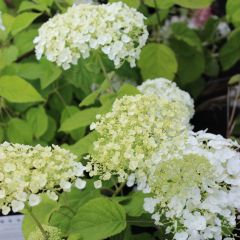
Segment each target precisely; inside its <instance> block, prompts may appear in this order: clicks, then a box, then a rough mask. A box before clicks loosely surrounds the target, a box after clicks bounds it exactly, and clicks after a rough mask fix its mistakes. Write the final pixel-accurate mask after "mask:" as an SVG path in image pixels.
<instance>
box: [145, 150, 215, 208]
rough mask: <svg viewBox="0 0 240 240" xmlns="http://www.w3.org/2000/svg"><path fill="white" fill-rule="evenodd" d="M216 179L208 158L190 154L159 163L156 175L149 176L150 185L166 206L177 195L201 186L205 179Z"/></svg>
mask: <svg viewBox="0 0 240 240" xmlns="http://www.w3.org/2000/svg"><path fill="white" fill-rule="evenodd" d="M215 178H216V176H215V174H214V171H213V166H212V165H211V164H210V162H209V160H208V159H207V158H205V157H203V156H201V155H198V154H189V155H186V156H184V157H183V158H182V159H180V158H174V159H171V160H170V161H163V162H161V163H159V164H158V165H157V166H156V169H155V171H154V174H153V175H150V176H149V185H150V188H151V191H152V192H153V193H154V194H156V195H157V196H161V204H163V205H165V204H166V202H168V201H170V200H171V199H172V198H173V197H174V196H175V195H178V194H181V193H184V192H185V191H186V190H188V189H192V188H194V187H198V186H201V184H202V182H203V180H204V179H207V180H208V181H210V180H211V179H212V180H213V182H214V180H215ZM159 183H160V184H159Z"/></svg>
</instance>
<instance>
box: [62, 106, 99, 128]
mask: <svg viewBox="0 0 240 240" xmlns="http://www.w3.org/2000/svg"><path fill="white" fill-rule="evenodd" d="M98 111H99V108H89V109H86V110H82V111H79V112H78V113H75V114H74V115H73V116H71V117H70V118H68V119H66V120H65V121H64V122H63V123H62V124H61V127H60V130H59V131H63V132H70V131H72V130H74V129H77V128H80V127H85V126H88V125H90V124H91V123H92V122H94V121H95V117H96V115H97V113H98Z"/></svg>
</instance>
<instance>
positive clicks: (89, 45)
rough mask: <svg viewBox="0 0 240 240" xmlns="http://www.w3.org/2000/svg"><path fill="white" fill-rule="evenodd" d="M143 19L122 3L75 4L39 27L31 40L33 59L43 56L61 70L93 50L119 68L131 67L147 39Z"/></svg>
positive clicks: (139, 14) (87, 55)
mask: <svg viewBox="0 0 240 240" xmlns="http://www.w3.org/2000/svg"><path fill="white" fill-rule="evenodd" d="M144 19H145V17H144V16H143V15H142V14H141V13H139V12H137V10H136V9H134V8H130V7H128V6H127V5H126V4H124V3H122V2H116V3H111V4H110V3H109V4H102V5H93V4H79V5H77V6H73V7H71V8H69V9H68V11H67V12H66V13H64V14H58V15H56V16H54V17H53V18H51V19H50V20H49V21H48V22H46V23H45V24H43V25H42V26H41V28H40V29H39V36H38V37H36V38H35V40H34V43H35V44H36V47H35V50H36V56H37V59H40V58H41V57H42V55H45V56H46V57H47V59H48V60H49V61H51V62H56V63H57V65H59V66H62V67H63V69H68V68H70V66H71V64H77V62H78V59H79V58H84V59H86V58H88V57H89V56H90V54H91V52H92V51H93V50H99V51H101V52H103V53H104V54H106V55H107V56H108V58H109V59H110V60H112V61H113V62H114V65H115V67H116V68H119V67H120V66H121V65H122V63H123V62H124V61H127V62H129V63H130V65H131V67H134V66H135V65H136V64H135V61H136V59H138V58H139V55H140V51H141V48H142V47H143V46H144V45H145V43H146V40H147V38H148V32H147V27H146V26H145V24H144Z"/></svg>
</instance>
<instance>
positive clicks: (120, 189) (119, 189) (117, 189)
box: [112, 182, 126, 197]
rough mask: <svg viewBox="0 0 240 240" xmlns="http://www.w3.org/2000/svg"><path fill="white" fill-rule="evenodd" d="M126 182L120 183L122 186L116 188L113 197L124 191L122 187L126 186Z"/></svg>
mask: <svg viewBox="0 0 240 240" xmlns="http://www.w3.org/2000/svg"><path fill="white" fill-rule="evenodd" d="M125 184H126V183H125V182H122V183H121V184H120V186H119V187H118V188H116V190H115V192H114V193H113V195H112V196H113V197H115V196H117V195H118V194H119V193H120V192H121V191H122V189H123V188H124V186H125Z"/></svg>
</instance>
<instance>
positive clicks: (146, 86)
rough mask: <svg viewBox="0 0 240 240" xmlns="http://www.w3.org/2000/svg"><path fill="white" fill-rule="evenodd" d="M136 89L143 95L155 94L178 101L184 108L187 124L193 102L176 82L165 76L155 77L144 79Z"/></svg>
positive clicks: (192, 112) (191, 114) (192, 109)
mask: <svg viewBox="0 0 240 240" xmlns="http://www.w3.org/2000/svg"><path fill="white" fill-rule="evenodd" d="M138 90H139V91H140V92H141V93H143V94H144V95H152V94H155V95H156V96H158V97H160V98H161V97H164V98H166V99H168V100H169V101H173V102H179V103H181V104H183V105H184V106H185V107H186V108H185V109H184V110H185V115H186V119H185V121H186V125H188V124H189V120H190V119H191V118H192V116H193V114H194V102H193V99H192V98H191V96H190V95H189V93H187V92H185V91H183V90H181V89H180V88H179V87H178V86H177V84H176V83H175V82H173V81H170V80H168V79H166V78H156V79H152V80H146V81H145V82H143V83H142V85H140V86H138Z"/></svg>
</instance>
